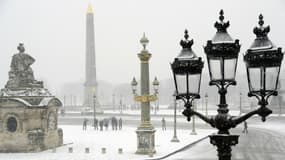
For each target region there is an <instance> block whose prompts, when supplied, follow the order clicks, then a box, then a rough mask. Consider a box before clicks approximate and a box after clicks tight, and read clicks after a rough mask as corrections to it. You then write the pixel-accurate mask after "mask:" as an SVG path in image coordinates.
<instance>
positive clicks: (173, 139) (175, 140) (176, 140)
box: [171, 136, 180, 142]
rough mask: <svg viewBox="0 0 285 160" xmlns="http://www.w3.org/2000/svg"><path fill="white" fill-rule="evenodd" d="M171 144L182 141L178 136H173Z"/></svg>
mask: <svg viewBox="0 0 285 160" xmlns="http://www.w3.org/2000/svg"><path fill="white" fill-rule="evenodd" d="M171 142H180V141H179V139H178V138H177V137H176V136H173V138H172V139H171Z"/></svg>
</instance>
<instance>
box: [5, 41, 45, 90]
mask: <svg viewBox="0 0 285 160" xmlns="http://www.w3.org/2000/svg"><path fill="white" fill-rule="evenodd" d="M17 49H18V50H19V53H17V54H15V55H13V58H12V62H11V65H10V68H11V69H10V71H9V80H8V82H7V85H6V86H5V87H6V88H9V89H16V88H42V87H43V83H42V82H40V81H36V80H35V78H34V73H33V70H32V68H31V67H30V66H31V65H32V64H33V63H34V62H35V59H34V58H33V57H31V56H30V55H28V54H26V53H24V52H25V48H24V44H23V43H20V44H19V46H18V47H17Z"/></svg>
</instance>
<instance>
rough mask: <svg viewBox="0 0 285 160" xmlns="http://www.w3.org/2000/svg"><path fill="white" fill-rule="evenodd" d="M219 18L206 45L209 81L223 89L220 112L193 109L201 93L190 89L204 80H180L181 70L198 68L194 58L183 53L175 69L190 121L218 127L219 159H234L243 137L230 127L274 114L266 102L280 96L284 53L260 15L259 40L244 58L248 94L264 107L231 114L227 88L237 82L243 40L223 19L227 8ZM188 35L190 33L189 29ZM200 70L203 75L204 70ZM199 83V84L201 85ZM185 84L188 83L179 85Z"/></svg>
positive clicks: (183, 72)
mask: <svg viewBox="0 0 285 160" xmlns="http://www.w3.org/2000/svg"><path fill="white" fill-rule="evenodd" d="M219 19H220V22H216V23H215V27H216V28H217V32H216V35H215V36H214V38H213V39H212V40H210V41H208V42H207V45H206V46H205V48H204V50H205V53H206V56H207V60H208V68H209V73H210V83H209V84H210V85H216V86H217V87H218V89H219V92H218V93H219V94H220V104H219V105H218V110H217V111H218V114H217V115H215V116H211V117H208V116H204V115H202V114H200V113H199V112H197V111H195V110H194V109H193V108H192V104H191V102H192V100H193V99H195V98H199V97H200V96H199V91H198V92H196V93H193V92H191V91H190V90H191V89H190V88H191V87H192V88H197V87H198V88H200V80H199V81H196V83H195V82H194V83H193V82H192V83H189V82H188V79H186V80H187V81H186V82H184V83H181V82H182V81H181V82H179V81H177V79H178V78H177V73H180V75H186V77H188V75H189V74H190V75H191V74H193V73H192V72H193V71H192V70H195V69H197V68H194V67H192V66H194V65H193V64H194V63H190V61H189V62H188V63H185V61H183V59H181V58H180V59H179V57H180V55H179V56H178V57H177V58H175V60H174V63H173V64H172V70H173V73H174V81H175V86H176V91H177V95H178V96H177V99H183V100H184V102H185V107H186V109H185V110H184V111H183V115H185V116H186V117H187V120H190V117H191V116H193V115H196V116H198V117H199V118H201V119H202V120H204V121H205V122H207V123H209V124H210V125H211V126H212V127H214V128H217V129H218V134H213V135H210V136H209V137H210V142H211V144H213V145H215V146H217V148H218V149H217V151H218V156H219V160H230V159H231V146H233V145H236V144H237V143H238V137H239V136H238V135H230V132H229V130H230V129H231V128H235V127H236V126H237V125H238V124H240V123H242V122H243V121H245V120H247V119H248V118H250V117H251V116H253V115H255V114H258V115H260V116H261V117H262V121H265V117H266V116H268V115H269V114H270V113H272V111H271V110H270V109H268V108H267V107H266V105H267V104H268V98H269V97H270V96H272V95H274V96H275V95H277V91H276V89H277V84H278V78H279V72H280V66H281V62H282V59H283V53H282V51H281V48H277V47H275V46H274V45H273V44H272V42H271V41H270V40H269V39H268V37H267V34H268V32H269V27H263V23H264V22H263V17H262V16H259V25H260V26H259V27H255V28H254V33H255V34H256V39H255V40H254V42H253V44H252V46H251V47H250V49H248V50H247V52H246V54H245V56H244V61H245V63H246V67H247V74H248V84H249V93H248V96H249V97H251V96H255V97H256V98H257V99H258V104H259V105H260V107H259V108H257V109H255V110H253V111H251V112H249V113H247V114H244V115H241V116H231V115H229V113H228V112H229V109H228V105H227V103H226V96H225V95H226V93H227V88H228V87H229V86H230V85H236V81H235V74H236V66H237V59H238V53H239V50H240V44H239V40H233V39H232V38H231V37H230V35H229V34H228V33H227V28H228V27H229V22H224V21H223V20H224V13H223V10H221V11H220V17H219ZM185 35H187V32H186V34H185ZM186 37H187V38H188V35H187V36H185V39H186V41H181V43H182V44H186V43H189V41H188V40H187V38H186ZM190 44H191V45H192V44H193V42H192V43H190ZM188 48H189V47H188ZM190 48H191V47H190ZM183 49H184V47H183ZM188 55H189V54H188ZM188 57H189V56H188ZM188 59H189V58H188ZM200 61H201V60H200ZM197 62H198V61H197ZM190 66H191V67H190ZM196 66H198V65H196ZM201 70H202V68H201ZM196 73H197V72H196ZM199 73H200V75H201V72H199ZM199 78H200V77H199ZM197 82H199V83H198V84H197ZM185 83H186V85H185ZM181 85H184V86H183V87H180V88H179V86H181ZM189 85H191V86H189ZM192 85H196V86H192ZM185 91H186V92H185ZM205 97H206V96H205ZM207 97H208V96H207Z"/></svg>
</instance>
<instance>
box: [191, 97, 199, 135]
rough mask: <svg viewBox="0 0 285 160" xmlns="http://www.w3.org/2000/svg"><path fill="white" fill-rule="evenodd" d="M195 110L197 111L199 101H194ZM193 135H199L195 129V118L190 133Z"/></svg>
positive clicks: (193, 117)
mask: <svg viewBox="0 0 285 160" xmlns="http://www.w3.org/2000/svg"><path fill="white" fill-rule="evenodd" d="M193 103H194V104H193V110H194V111H195V110H197V101H196V100H194V101H193ZM190 134H191V135H197V132H196V128H195V116H192V131H191V133H190Z"/></svg>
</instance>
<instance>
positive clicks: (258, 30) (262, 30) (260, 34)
mask: <svg viewBox="0 0 285 160" xmlns="http://www.w3.org/2000/svg"><path fill="white" fill-rule="evenodd" d="M258 18H259V21H258V24H259V26H258V27H255V28H254V29H253V33H254V34H255V35H256V37H257V38H265V37H267V34H268V33H269V32H270V26H266V27H263V24H264V20H263V15H262V14H260V15H259V17H258Z"/></svg>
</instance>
